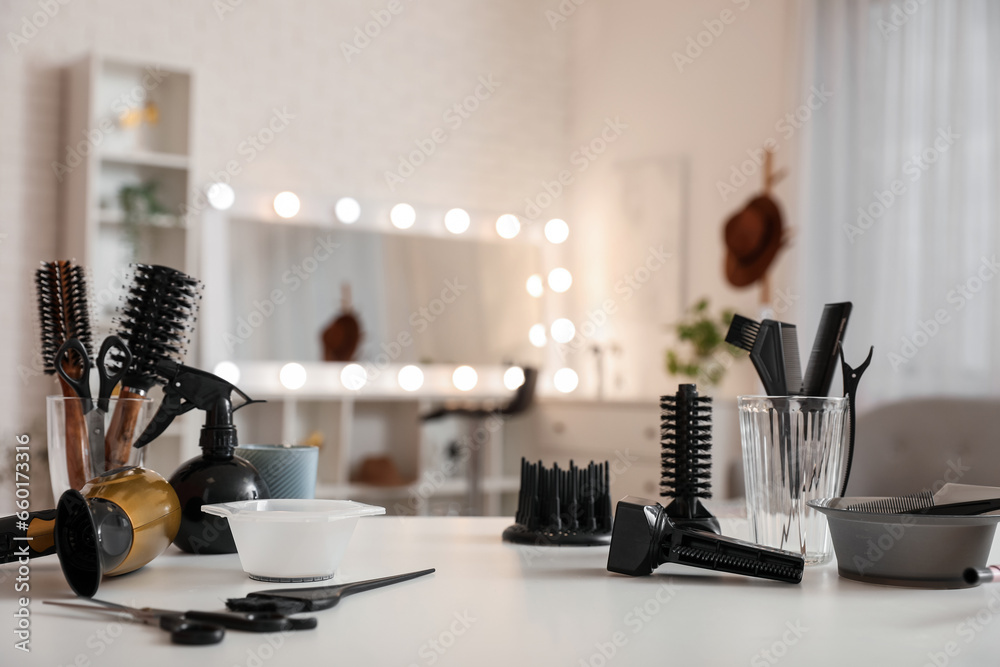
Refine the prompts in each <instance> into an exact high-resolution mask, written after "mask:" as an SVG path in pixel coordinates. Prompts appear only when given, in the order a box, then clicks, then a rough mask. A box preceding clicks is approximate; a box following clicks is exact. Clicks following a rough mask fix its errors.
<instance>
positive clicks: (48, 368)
mask: <svg viewBox="0 0 1000 667" xmlns="http://www.w3.org/2000/svg"><path fill="white" fill-rule="evenodd" d="M35 288H36V297H37V299H38V324H39V329H40V332H41V345H42V348H41V353H42V365H43V370H44V371H45V374H46V375H55V373H56V353H57V352H58V351H59V348H60V347H62V344H63V343H65V342H66V341H67V340H69V339H71V338H76V339H77V340H79V341H80V342H81V343H82V344H83V346H84V348H85V349H86V351H87V354H88V355H90V354H92V353H93V345H94V343H93V330H92V328H91V324H90V301H89V298H88V297H89V294H90V281H89V279H88V277H87V272H86V270H85V269H84V268H83V267H82V266H77V265H76V264H74V263H73V262H69V261H65V260H61V261H56V262H42V265H41V266H40V267H39V268H38V270H37V271H35ZM63 370H64V371H66V373H67V374H68V375H70V377H74V378H75V377H82V374H83V359H80V358H79V355H78V354H77V353H76V352H75V351H73V350H70V352H69V354H67V355H66V356H65V358H64V360H63ZM82 379H84V380H86V378H82ZM59 385H60V387H61V389H62V394H63V396H65V397H67V398H74V397H76V396H77V393H76V391H75V390H74V389H73V388H72V387H71V386H70V385H69V383H67V382H66V381H65V380H64V379H63V378H62V377H61V376H60V377H59ZM64 412H65V418H66V470H67V473H68V474H69V483H70V486H72V487H73V488H74V489H80V488H83V485H84V483H85V482H86V481H87V479H88V478H89V474H88V472H89V470H88V469H89V466H88V464H87V462H86V460H85V459H84V451H85V450H86V446H85V445H86V443H87V442H88V437H87V425H86V422H85V420H84V415H83V407H82V405H81V404H80V402H79V401H66V402H65V404H64Z"/></svg>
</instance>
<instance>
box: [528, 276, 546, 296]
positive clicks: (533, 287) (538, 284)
mask: <svg viewBox="0 0 1000 667" xmlns="http://www.w3.org/2000/svg"><path fill="white" fill-rule="evenodd" d="M526 287H527V288H528V294H530V295H531V296H533V297H535V298H536V299H537V298H538V297H540V296H542V294H544V293H545V285H544V284H543V283H542V277H541V276H540V275H538V274H537V273H536V274H535V275H533V276H531V277H529V278H528V283H527V285H526Z"/></svg>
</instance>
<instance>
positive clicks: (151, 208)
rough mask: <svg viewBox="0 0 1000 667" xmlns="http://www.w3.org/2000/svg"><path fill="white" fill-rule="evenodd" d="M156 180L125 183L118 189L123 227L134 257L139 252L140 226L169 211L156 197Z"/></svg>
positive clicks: (157, 184) (157, 185)
mask: <svg viewBox="0 0 1000 667" xmlns="http://www.w3.org/2000/svg"><path fill="white" fill-rule="evenodd" d="M159 185H160V184H159V183H157V182H156V181H146V182H145V183H138V184H135V185H123V186H122V187H121V188H119V190H118V203H119V204H120V205H121V207H122V213H123V217H122V227H123V228H124V230H125V238H126V240H127V241H128V243H129V245H131V247H132V257H133V258H134V257H136V256H137V255H138V253H139V227H140V226H141V225H143V224H145V223H146V222H148V221H149V220H150V219H151V218H152V217H153V216H154V215H160V214H163V213H166V212H167V209H166V208H164V206H163V205H162V204H161V203H160V200H159V199H157V198H156V189H157V188H158V187H159Z"/></svg>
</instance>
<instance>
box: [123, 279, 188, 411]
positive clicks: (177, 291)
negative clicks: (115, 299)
mask: <svg viewBox="0 0 1000 667" xmlns="http://www.w3.org/2000/svg"><path fill="white" fill-rule="evenodd" d="M134 268H135V275H134V277H133V279H132V285H131V287H130V288H129V293H128V296H127V297H126V299H125V302H124V304H123V305H122V306H121V308H120V310H119V321H118V324H119V327H120V331H119V335H120V336H121V337H122V339H123V340H124V341H125V343H126V344H127V345H128V348H129V350H130V351H131V352H132V365H131V367H130V368H129V370H128V372H127V373H126V374H125V377H124V378H122V386H123V387H129V388H131V389H141V390H143V391H146V390H148V389H149V388H151V387H152V386H153V384H155V383H160V384H162V382H163V378H161V377H160V376H159V374H158V372H157V370H156V364H157V362H159V361H161V360H169V361H173V362H175V363H179V364H180V363H184V358H185V356H186V355H187V348H188V344H189V343H190V335H191V332H192V330H193V328H194V322H195V320H196V314H197V312H198V301H199V300H200V299H201V283H200V282H199V281H198V280H197V279H195V278H192V277H191V276H189V275H187V274H186V273H183V272H181V271H178V270H176V269H172V268H170V267H166V266H155V265H148V264H135V265H134Z"/></svg>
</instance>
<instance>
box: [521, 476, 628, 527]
mask: <svg viewBox="0 0 1000 667" xmlns="http://www.w3.org/2000/svg"><path fill="white" fill-rule="evenodd" d="M609 486H610V466H609V465H608V463H607V462H606V461H605V462H604V463H599V464H598V463H594V462H593V461H591V462H590V465H588V466H587V467H586V468H578V467H576V464H575V463H573V461H570V462H569V469H568V470H562V469H560V468H559V464H558V463H556V464H553V466H552V468H551V469H549V468H546V467H545V466H544V465H543V464H542V462H541V461H539V462H538V463H528V461H527V460H526V459H524V458H522V459H521V490H520V497H519V498H518V503H517V515H516V518H515V521H516V522H517V524H518V525H519V526H522V527H524V528H526V529H527V530H529V531H535V532H541V533H544V534H546V535H548V536H550V537H551V536H553V535H559V534H560V533H562V534H573V533H610V532H611V494H610V488H609ZM553 541H555V540H553Z"/></svg>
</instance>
